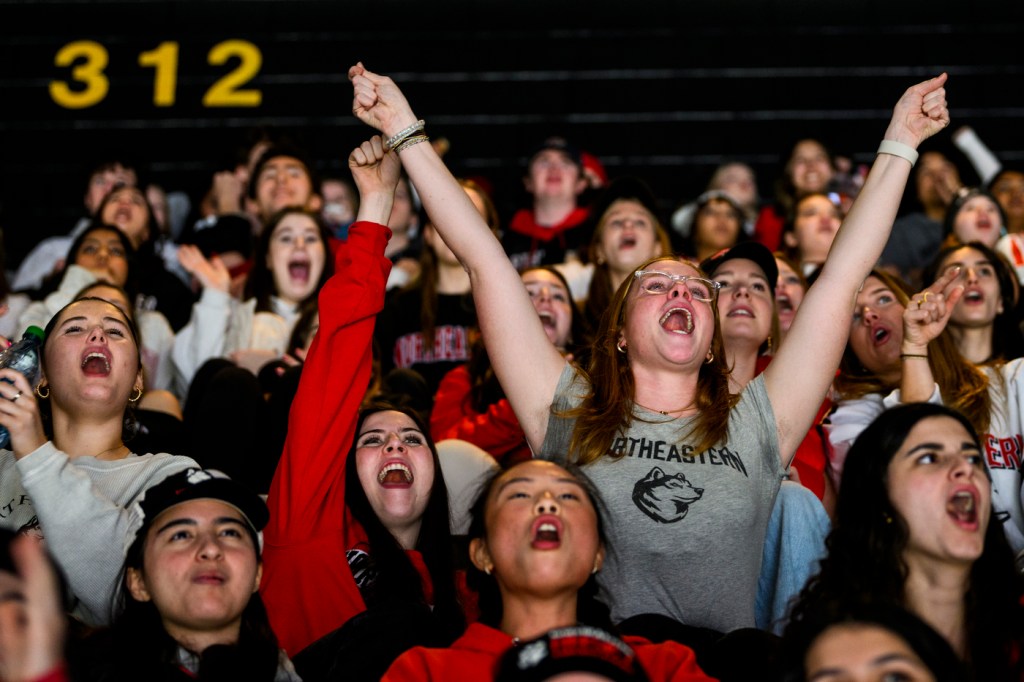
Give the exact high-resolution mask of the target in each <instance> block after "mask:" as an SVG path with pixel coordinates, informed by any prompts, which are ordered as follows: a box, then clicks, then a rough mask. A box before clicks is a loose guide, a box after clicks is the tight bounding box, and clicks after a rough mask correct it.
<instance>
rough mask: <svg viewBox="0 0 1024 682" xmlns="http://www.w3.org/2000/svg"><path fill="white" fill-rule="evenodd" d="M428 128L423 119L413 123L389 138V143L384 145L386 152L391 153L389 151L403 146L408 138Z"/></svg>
mask: <svg viewBox="0 0 1024 682" xmlns="http://www.w3.org/2000/svg"><path fill="white" fill-rule="evenodd" d="M426 126H427V123H426V121H424V120H423V119H422V118H421V119H420V120H418V121H416V122H415V123H413V124H412V125H410V126H409V127H407V128H402V129H401V130H399V131H398V132H397V133H395V134H394V135H392V136H391V137H389V138H388V139H387V141H386V142H385V143H384V151H389V150H392V149H394V148H395V147H396V146H398V145H399V144H401V143H402V142H403V141H404V140H405V139H406V138H407V137H409V136H410V135H412V134H413V133H419V132H422V131H423V129H424V128H425V127H426Z"/></svg>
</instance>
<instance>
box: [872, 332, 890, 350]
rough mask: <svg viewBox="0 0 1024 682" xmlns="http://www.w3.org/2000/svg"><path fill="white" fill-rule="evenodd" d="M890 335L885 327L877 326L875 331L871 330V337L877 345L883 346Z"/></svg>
mask: <svg viewBox="0 0 1024 682" xmlns="http://www.w3.org/2000/svg"><path fill="white" fill-rule="evenodd" d="M889 336H890V334H889V330H888V329H886V328H885V327H875V329H874V331H873V332H871V339H872V340H873V341H874V342H875V345H876V346H881V345H882V344H883V343H885V342H886V341H888V340H889Z"/></svg>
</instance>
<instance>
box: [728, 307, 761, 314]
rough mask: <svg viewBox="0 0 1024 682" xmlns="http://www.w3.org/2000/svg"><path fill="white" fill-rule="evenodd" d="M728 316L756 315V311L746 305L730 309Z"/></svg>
mask: <svg viewBox="0 0 1024 682" xmlns="http://www.w3.org/2000/svg"><path fill="white" fill-rule="evenodd" d="M726 317H754V311H753V310H751V309H750V308H747V307H746V306H740V307H738V308H733V309H732V310H730V311H729V314H727V315H726Z"/></svg>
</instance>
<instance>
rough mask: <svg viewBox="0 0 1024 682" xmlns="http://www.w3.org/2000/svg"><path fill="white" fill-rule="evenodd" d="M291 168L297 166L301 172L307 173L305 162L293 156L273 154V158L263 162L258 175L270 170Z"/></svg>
mask: <svg viewBox="0 0 1024 682" xmlns="http://www.w3.org/2000/svg"><path fill="white" fill-rule="evenodd" d="M291 168H298V169H299V170H301V171H302V172H303V174H307V173H306V164H304V163H302V162H301V161H299V160H298V159H297V158H295V157H294V156H275V157H274V158H272V159H270V160H268V161H267V162H266V163H264V164H263V166H262V167H261V168H260V175H263V174H264V173H266V172H267V171H270V170H273V171H278V170H282V169H291Z"/></svg>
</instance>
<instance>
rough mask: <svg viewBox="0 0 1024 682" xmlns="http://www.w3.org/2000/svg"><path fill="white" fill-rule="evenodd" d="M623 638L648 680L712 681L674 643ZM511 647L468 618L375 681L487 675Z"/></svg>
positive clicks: (445, 680) (489, 677)
mask: <svg viewBox="0 0 1024 682" xmlns="http://www.w3.org/2000/svg"><path fill="white" fill-rule="evenodd" d="M623 641H624V642H626V644H628V645H629V646H631V647H633V650H634V651H636V657H637V660H639V661H640V665H641V666H642V667H643V669H644V672H645V673H647V676H648V677H649V678H650V679H651V681H652V682H663V681H664V682H668V681H671V682H708V681H710V682H714V678H712V677H708V676H707V675H705V674H704V671H703V670H701V669H700V667H698V665H697V657H696V656H694V654H693V651H692V650H691V649H689V648H688V647H685V646H683V645H682V644H679V643H677V642H663V643H661V644H653V643H651V642H649V641H648V640H646V639H644V638H643V637H633V636H630V635H627V636H626V637H623ZM510 648H512V638H511V637H509V636H508V635H506V634H505V633H504V632H501V631H500V630H495V629H494V628H491V627H488V626H486V625H483V624H481V623H473V624H472V625H470V626H469V628H467V629H466V633H465V634H464V635H462V637H459V638H458V639H457V640H455V642H454V643H453V644H452V645H451V646H450V647H449V648H447V649H428V648H426V647H421V646H418V647H413V648H412V649H409V650H408V651H406V652H405V653H404V654H402V655H401V656H399V657H398V658H397V659H396V660H395V662H394V663H392V664H391V667H390V668H388V671H387V672H386V673H384V677H382V678H381V682H433V681H434V680H436V681H437V682H449V681H450V680H493V679H494V668H495V667H496V666H497V665H498V661H499V660H500V659H501V656H502V654H504V653H505V652H506V651H508V650H509V649H510Z"/></svg>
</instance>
